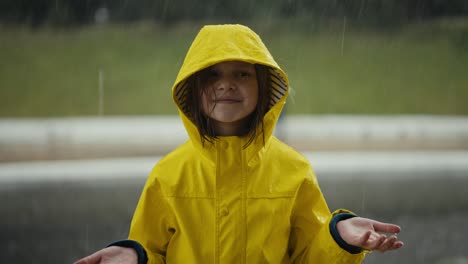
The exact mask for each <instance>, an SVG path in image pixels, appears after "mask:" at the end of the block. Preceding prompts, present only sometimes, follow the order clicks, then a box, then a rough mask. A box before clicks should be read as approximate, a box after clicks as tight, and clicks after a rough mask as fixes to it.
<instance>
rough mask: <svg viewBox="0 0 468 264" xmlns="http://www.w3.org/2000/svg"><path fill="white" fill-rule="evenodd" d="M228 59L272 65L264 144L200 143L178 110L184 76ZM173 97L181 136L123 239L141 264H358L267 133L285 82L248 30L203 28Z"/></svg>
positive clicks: (304, 177) (241, 140) (310, 179)
mask: <svg viewBox="0 0 468 264" xmlns="http://www.w3.org/2000/svg"><path fill="white" fill-rule="evenodd" d="M229 60H241V61H245V62H249V63H258V64H263V65H266V66H269V67H270V68H271V70H270V72H271V79H272V98H271V106H272V107H271V109H270V110H269V111H268V113H267V114H266V115H265V117H264V126H265V127H264V128H265V134H264V135H265V145H264V144H263V140H262V139H261V138H257V139H256V140H254V141H253V143H252V144H250V145H249V146H248V147H247V148H243V146H244V145H245V143H246V142H247V140H248V139H247V138H245V137H220V138H219V139H218V140H216V141H215V143H214V144H210V143H209V142H205V144H204V146H203V145H202V142H201V140H200V135H199V133H198V130H197V128H196V127H195V125H194V124H193V123H192V122H191V121H190V120H189V119H188V117H187V116H186V115H185V113H184V109H185V105H184V102H185V100H184V95H185V89H187V86H186V85H185V80H186V79H187V78H188V77H189V76H190V75H192V74H193V73H195V72H197V71H200V70H201V69H204V68H206V67H209V66H211V65H213V64H216V63H219V62H222V61H229ZM172 93H173V98H174V100H175V102H176V104H177V106H178V108H179V113H180V116H181V118H182V120H183V123H184V125H185V127H186V129H187V132H188V135H189V138H190V139H189V140H188V141H187V142H186V143H184V144H183V145H181V146H180V147H178V148H177V149H176V150H175V151H173V152H171V153H170V154H168V155H167V156H166V157H165V158H163V159H162V160H161V161H160V162H159V163H158V164H157V165H156V166H155V168H154V169H153V171H152V172H151V174H150V176H149V178H148V180H147V183H146V185H145V187H144V190H143V193H142V195H141V198H140V201H139V203H138V206H137V208H136V211H135V214H134V217H133V220H132V224H131V228H130V234H129V239H132V240H136V241H138V242H139V243H141V245H142V246H143V247H144V249H145V250H146V253H147V255H148V263H361V261H362V260H363V258H364V253H359V254H350V253H348V252H347V251H345V250H344V249H342V248H341V247H340V246H339V245H338V244H337V243H336V242H335V240H334V239H333V237H332V236H331V234H330V230H329V221H330V219H331V218H332V214H331V213H330V211H329V209H328V207H327V204H326V202H325V200H324V198H323V195H322V192H321V191H320V189H319V186H318V184H317V179H316V177H315V175H314V172H313V170H312V168H311V166H310V164H309V162H308V161H307V160H306V159H305V158H304V157H303V156H302V155H300V154H299V153H297V152H296V151H295V150H293V149H292V148H290V147H288V146H287V145H286V144H284V143H282V142H281V141H279V140H278V139H277V138H275V137H274V136H273V135H272V133H273V130H274V126H275V124H276V122H277V120H278V117H279V114H280V112H281V109H282V108H283V105H284V104H285V101H286V97H287V94H288V80H287V77H286V74H285V73H284V72H283V71H282V70H281V68H280V67H279V66H278V65H277V63H276V62H275V61H274V60H273V57H272V56H271V55H270V53H269V51H268V50H267V48H266V47H265V45H264V44H263V43H262V41H261V40H260V38H259V37H258V36H257V35H256V34H255V33H254V32H253V31H251V30H250V29H249V28H247V27H244V26H241V25H219V26H205V27H204V28H203V29H202V30H201V31H200V32H199V34H198V35H197V37H196V38H195V40H194V42H193V43H192V46H191V47H190V49H189V51H188V54H187V56H186V58H185V61H184V63H183V65H182V68H181V69H180V72H179V74H178V76H177V79H176V81H175V84H174V86H173V88H172ZM260 135H261V133H260ZM260 137H261V136H260Z"/></svg>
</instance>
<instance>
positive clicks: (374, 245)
mask: <svg viewBox="0 0 468 264" xmlns="http://www.w3.org/2000/svg"><path fill="white" fill-rule="evenodd" d="M368 232H370V233H371V235H370V236H369V237H368V239H367V241H364V242H363V244H362V245H363V247H364V248H366V249H369V250H376V249H378V248H379V247H380V245H381V244H382V243H383V242H384V241H385V239H386V236H385V235H380V234H378V233H375V232H371V231H368ZM366 235H367V233H366Z"/></svg>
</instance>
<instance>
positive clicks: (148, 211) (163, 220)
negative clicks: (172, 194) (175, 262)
mask: <svg viewBox="0 0 468 264" xmlns="http://www.w3.org/2000/svg"><path fill="white" fill-rule="evenodd" d="M172 223H174V221H173V215H172V211H171V209H170V206H169V204H168V201H167V197H165V196H164V195H163V191H162V189H161V185H160V183H159V182H158V180H157V179H155V178H153V180H148V182H147V183H146V185H145V187H144V189H143V192H142V194H141V197H140V200H139V202H138V205H137V208H136V210H135V213H134V215H133V219H132V223H131V226H130V233H129V237H128V238H129V239H131V240H135V241H137V242H138V243H140V244H141V245H142V246H143V248H144V249H145V251H146V254H147V257H148V264H155V263H165V262H166V260H165V258H166V250H167V246H168V244H169V241H170V239H171V237H172V235H173V234H174V232H175V228H174V226H173V225H172Z"/></svg>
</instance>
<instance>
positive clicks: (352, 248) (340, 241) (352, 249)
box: [330, 213, 362, 254]
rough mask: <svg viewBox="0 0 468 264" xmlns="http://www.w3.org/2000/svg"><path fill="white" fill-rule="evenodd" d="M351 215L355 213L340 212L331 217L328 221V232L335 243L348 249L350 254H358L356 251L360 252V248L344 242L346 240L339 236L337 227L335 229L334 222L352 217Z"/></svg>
mask: <svg viewBox="0 0 468 264" xmlns="http://www.w3.org/2000/svg"><path fill="white" fill-rule="evenodd" d="M353 217H356V215H354V214H349V213H341V214H337V215H335V216H334V217H333V219H332V220H331V221H330V233H331V235H332V237H333V239H335V241H336V243H337V244H338V245H339V246H340V247H341V248H342V249H344V250H346V251H348V252H349V253H351V254H358V253H361V252H362V248H360V247H355V246H352V245H350V244H348V243H346V241H344V240H343V238H342V237H341V236H340V233H339V232H338V229H336V224H337V223H338V222H339V221H341V220H346V219H349V218H353Z"/></svg>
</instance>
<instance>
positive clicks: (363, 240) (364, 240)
mask: <svg viewBox="0 0 468 264" xmlns="http://www.w3.org/2000/svg"><path fill="white" fill-rule="evenodd" d="M371 235H372V231H370V230H369V231H367V232H366V233H365V234H364V235H363V236H362V237H361V239H360V241H359V243H360V244H361V245H363V246H365V245H367V244H368V241H369V239H370V236H371Z"/></svg>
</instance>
